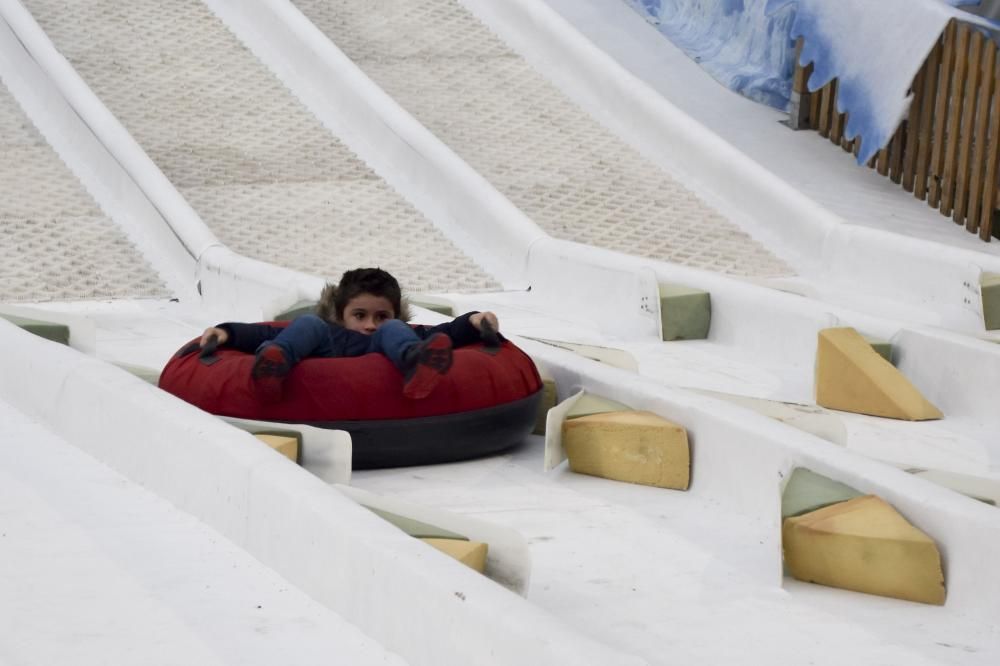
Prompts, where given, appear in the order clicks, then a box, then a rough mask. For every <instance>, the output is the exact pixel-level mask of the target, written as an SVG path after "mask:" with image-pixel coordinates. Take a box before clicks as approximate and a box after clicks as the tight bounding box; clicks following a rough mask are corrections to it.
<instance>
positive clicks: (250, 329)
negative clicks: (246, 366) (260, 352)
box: [218, 322, 285, 354]
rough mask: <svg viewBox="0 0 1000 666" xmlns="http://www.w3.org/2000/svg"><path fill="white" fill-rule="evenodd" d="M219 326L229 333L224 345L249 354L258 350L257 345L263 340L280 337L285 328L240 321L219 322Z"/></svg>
mask: <svg viewBox="0 0 1000 666" xmlns="http://www.w3.org/2000/svg"><path fill="white" fill-rule="evenodd" d="M218 328H221V329H222V330H224V331H225V332H226V333H228V334H229V339H228V340H226V344H225V345H224V346H225V347H229V348H230V349H236V350H238V351H241V352H247V353H248V354H252V353H254V352H255V351H257V347H259V346H260V345H261V343H262V342H267V341H268V340H273V339H274V338H276V337H278V334H279V333H281V332H282V331H283V330H285V329H283V328H281V327H280V326H270V325H268V324H241V323H238V322H226V323H225V324H219V326H218Z"/></svg>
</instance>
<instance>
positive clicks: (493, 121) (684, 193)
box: [293, 0, 792, 277]
mask: <svg viewBox="0 0 1000 666" xmlns="http://www.w3.org/2000/svg"><path fill="white" fill-rule="evenodd" d="M293 1H294V3H295V5H296V6H297V7H298V8H299V9H300V10H301V11H302V12H303V13H304V14H305V15H306V16H308V17H309V18H310V19H311V20H312V21H313V22H314V23H315V24H316V25H317V26H318V27H319V28H320V29H321V30H322V31H323V32H325V33H326V35H327V36H329V37H330V39H331V40H332V41H333V42H335V43H336V44H337V46H338V47H340V48H341V49H342V50H343V51H344V52H345V53H346V54H347V55H348V56H349V57H350V58H351V59H352V60H354V61H355V62H356V63H357V64H358V65H359V66H360V67H361V68H362V69H363V70H364V71H365V72H366V73H367V74H368V75H369V76H370V77H371V78H372V79H374V80H375V81H376V82H377V83H378V84H379V85H380V86H382V88H384V89H385V90H386V91H387V92H388V93H389V94H390V95H392V96H393V97H394V98H395V99H396V100H397V101H398V102H399V103H400V104H402V105H403V106H404V107H405V108H406V109H407V110H408V111H409V112H410V113H412V114H413V115H415V116H416V117H417V118H418V119H419V120H420V121H421V122H422V123H423V124H424V125H425V126H426V127H428V128H429V129H430V130H431V131H432V132H434V134H436V135H437V136H438V137H439V138H441V139H442V140H443V141H444V142H445V143H447V144H448V145H449V146H450V147H451V148H452V149H453V150H455V151H456V152H457V153H458V154H459V155H461V156H462V158H463V159H465V160H466V161H467V162H468V163H469V164H470V165H472V166H473V168H475V169H476V170H477V171H479V172H480V173H481V174H482V175H483V176H485V177H486V178H487V179H488V180H489V181H490V182H492V183H493V184H494V185H495V186H496V187H497V188H498V189H500V191H502V192H503V193H504V194H505V195H507V197H508V198H509V199H510V200H511V201H513V202H514V203H515V204H516V205H517V206H518V207H520V208H521V209H522V210H523V211H525V213H527V214H528V215H529V216H530V217H531V218H532V219H534V220H535V222H536V223H538V224H539V225H540V226H542V227H543V228H544V229H546V230H547V231H548V232H549V233H551V234H552V235H553V236H556V237H558V238H565V239H569V240H574V241H579V242H583V243H589V244H592V245H598V246H602V247H607V248H611V249H614V250H618V251H621V252H626V253H628V254H632V255H638V256H643V257H650V258H655V259H664V260H667V261H673V262H677V263H681V264H685V265H688V266H697V267H699V268H706V269H710V270H716V271H722V272H726V273H730V274H734V275H746V276H754V277H767V276H776V275H788V274H791V273H792V270H791V269H790V268H789V267H788V266H787V265H786V264H785V263H784V262H783V261H782V260H781V259H779V258H778V257H776V256H774V255H773V254H771V253H770V252H769V251H768V250H767V249H766V248H764V247H763V246H761V245H760V244H759V243H757V242H755V241H754V240H753V239H752V238H750V237H749V236H748V235H747V234H746V233H744V232H743V231H741V230H740V229H739V228H738V227H737V226H735V225H734V224H732V223H730V222H729V221H728V220H727V219H725V218H724V217H722V216H721V215H720V214H719V213H718V212H716V211H715V210H713V209H712V208H710V207H709V206H707V205H706V204H705V203H704V202H702V201H701V200H700V199H699V198H698V197H696V196H695V195H694V194H692V193H691V192H690V191H688V190H687V189H685V188H684V187H683V186H682V185H680V184H679V183H677V182H676V181H674V180H673V179H672V178H670V177H669V175H667V174H665V173H664V172H663V171H661V170H660V169H659V168H657V167H656V166H655V165H653V164H652V163H650V162H649V161H647V160H645V159H644V158H643V157H642V156H641V155H639V154H638V152H636V151H635V150H633V149H632V148H630V147H629V146H627V145H626V144H625V143H623V142H622V141H621V140H619V139H618V138H617V137H615V136H614V135H613V134H611V133H610V132H608V131H607V130H605V129H604V128H603V127H602V126H601V125H600V124H598V123H597V122H596V121H594V120H593V119H592V118H591V117H590V116H588V115H587V114H585V113H584V112H583V111H582V110H580V109H579V108H578V107H577V106H576V105H575V104H573V103H572V102H571V101H570V100H569V99H568V98H566V97H565V96H564V95H563V94H562V93H561V92H559V91H558V90H557V89H556V88H555V87H554V86H553V85H552V84H550V83H549V82H548V81H547V80H546V79H544V78H543V77H542V76H541V75H539V74H538V73H537V72H535V71H534V70H533V69H531V67H530V66H528V64H527V63H526V62H525V61H524V60H523V59H522V58H521V57H519V56H517V55H516V54H515V53H513V52H512V51H511V50H510V49H508V48H507V46H506V45H505V44H503V43H502V42H501V41H500V40H499V39H497V38H496V37H495V36H494V35H493V33H491V32H490V31H489V30H488V29H487V28H486V27H485V26H484V25H482V24H481V23H480V22H479V21H478V20H477V19H476V18H475V17H474V16H473V15H472V14H470V13H469V12H468V11H467V10H465V8H463V7H462V6H461V5H459V4H458V3H457V2H455V0H293Z"/></svg>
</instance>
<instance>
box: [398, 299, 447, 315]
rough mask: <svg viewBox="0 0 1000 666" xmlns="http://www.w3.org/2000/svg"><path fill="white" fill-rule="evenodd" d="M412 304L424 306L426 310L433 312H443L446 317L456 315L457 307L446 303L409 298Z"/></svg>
mask: <svg viewBox="0 0 1000 666" xmlns="http://www.w3.org/2000/svg"><path fill="white" fill-rule="evenodd" d="M407 302H408V303H409V304H410V305H416V306H417V307H421V308H424V309H425V310H430V311H432V312H437V313H438V314H443V315H444V316H445V317H454V316H455V308H453V307H452V306H450V305H447V304H446V303H431V302H428V301H421V300H412V299H407Z"/></svg>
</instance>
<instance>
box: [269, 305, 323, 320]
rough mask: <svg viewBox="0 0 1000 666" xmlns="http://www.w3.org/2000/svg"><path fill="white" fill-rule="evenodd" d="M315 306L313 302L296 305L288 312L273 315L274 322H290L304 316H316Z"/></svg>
mask: <svg viewBox="0 0 1000 666" xmlns="http://www.w3.org/2000/svg"><path fill="white" fill-rule="evenodd" d="M316 305H317V304H316V303H314V302H302V303H296V304H295V305H293V306H292V307H291V308H289V309H288V310H285V311H284V312H279V313H278V314H276V315H274V321H291V320H293V319H295V318H296V317H301V316H302V315H304V314H316Z"/></svg>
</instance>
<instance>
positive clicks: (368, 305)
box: [343, 294, 396, 335]
mask: <svg viewBox="0 0 1000 666" xmlns="http://www.w3.org/2000/svg"><path fill="white" fill-rule="evenodd" d="M395 317H396V313H395V312H393V310H392V303H390V302H389V299H388V298H386V297H384V296H376V295H374V294H358V295H357V296H355V297H354V298H352V299H351V300H349V301H347V305H346V306H345V307H344V315H343V320H344V321H343V324H344V328H347V329H350V330H352V331H357V332H358V333H364V334H365V335H371V334H372V333H374V332H375V329H376V328H378V327H379V326H381V325H382V324H384V323H385V322H387V321H389V320H390V319H394V318H395Z"/></svg>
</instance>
